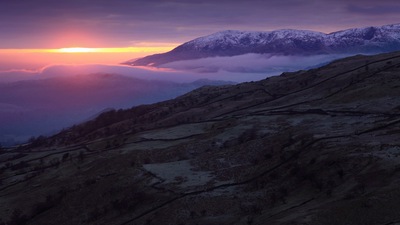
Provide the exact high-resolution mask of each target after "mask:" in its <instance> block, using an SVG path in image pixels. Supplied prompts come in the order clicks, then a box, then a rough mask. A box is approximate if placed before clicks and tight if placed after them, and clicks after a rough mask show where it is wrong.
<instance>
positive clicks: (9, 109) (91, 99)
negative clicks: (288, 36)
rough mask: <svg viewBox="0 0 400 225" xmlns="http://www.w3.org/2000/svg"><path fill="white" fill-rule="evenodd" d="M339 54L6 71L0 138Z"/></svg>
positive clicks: (41, 131) (47, 130)
mask: <svg viewBox="0 0 400 225" xmlns="http://www.w3.org/2000/svg"><path fill="white" fill-rule="evenodd" d="M340 57H343V55H321V56H307V57H298V56H269V55H257V54H248V55H242V56H235V57H213V58H205V59H198V60H187V61H179V62H173V63H169V64H164V65H162V67H163V68H152V69H149V68H139V67H129V66H122V65H104V64H90V65H50V66H47V67H45V68H43V69H41V70H39V71H30V70H8V71H2V72H0V128H1V129H0V143H1V144H2V145H12V144H14V143H17V142H23V141H26V140H27V139H28V138H30V137H32V136H38V135H49V134H52V133H54V132H57V131H58V130H60V129H62V128H65V127H68V126H71V125H73V124H75V123H79V122H82V121H85V120H87V119H89V118H92V117H93V116H94V115H96V114H98V113H99V112H101V111H103V110H104V109H109V108H115V109H119V108H130V107H132V106H135V105H139V104H150V103H154V102H158V101H163V100H167V99H171V98H175V97H177V96H179V95H182V94H184V93H186V92H189V91H191V90H193V89H195V88H198V87H200V86H202V85H207V84H211V85H213V84H214V85H220V84H231V83H232V82H245V81H256V80H261V79H263V78H266V77H268V76H272V75H279V74H280V73H282V72H285V71H296V70H300V69H307V68H311V67H315V66H317V65H322V64H324V63H327V62H329V61H332V60H333V59H337V58H340ZM197 80H201V81H200V82H199V81H197ZM212 80H214V81H216V80H217V81H221V82H214V81H212ZM196 81H197V82H196ZM222 81H225V82H222Z"/></svg>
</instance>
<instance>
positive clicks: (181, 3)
mask: <svg viewBox="0 0 400 225" xmlns="http://www.w3.org/2000/svg"><path fill="white" fill-rule="evenodd" d="M398 12H400V4H399V3H398V0H380V1H376V0H246V1H244V0H240V1H239V0H218V1H215V0H68V1H55V0H0V56H3V57H1V58H2V59H3V61H2V63H0V70H2V69H3V70H4V69H11V68H12V67H13V66H12V65H13V64H15V62H13V60H14V61H15V59H19V61H23V62H24V63H25V64H26V68H27V69H30V68H34V67H35V66H36V65H37V64H40V63H39V62H42V64H51V63H56V64H57V63H77V62H84V63H95V62H96V63H106V62H107V63H118V62H121V61H124V60H129V59H132V58H137V57H142V56H145V55H149V54H154V53H159V52H165V51H169V50H171V49H173V48H174V47H176V46H177V45H179V44H181V43H183V42H186V41H189V40H191V39H194V38H196V37H199V36H204V35H208V34H211V33H214V32H217V31H221V30H228V29H233V30H258V31H270V30H275V29H283V28H293V29H307V30H315V31H321V32H325V33H329V32H333V31H337V30H342V29H347V28H353V27H364V26H379V25H385V24H393V23H400V13H398ZM71 47H85V48H113V49H114V51H110V52H102V54H93V53H86V54H80V55H74V56H71V54H70V55H68V54H67V53H65V52H64V53H60V52H47V51H43V49H59V48H71ZM127 47H130V49H128V50H127V49H126V48H127ZM15 49H19V50H18V51H17V50H15ZM26 49H30V51H26ZM32 49H33V50H32ZM117 49H119V50H117ZM121 49H123V50H121ZM100 52H101V51H100ZM90 54H91V55H90ZM4 56H6V57H4ZM4 60H8V61H7V63H4V62H5V61H4ZM36 61H37V62H36ZM30 64H32V66H31V67H30V66H29V65H30ZM4 65H8V66H4Z"/></svg>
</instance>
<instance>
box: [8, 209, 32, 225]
mask: <svg viewBox="0 0 400 225" xmlns="http://www.w3.org/2000/svg"><path fill="white" fill-rule="evenodd" d="M27 222H28V217H27V216H26V215H25V214H23V213H22V210H20V209H14V211H13V213H12V214H11V217H10V220H9V221H8V223H7V225H25V224H26V223H27Z"/></svg>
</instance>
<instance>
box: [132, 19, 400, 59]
mask: <svg viewBox="0 0 400 225" xmlns="http://www.w3.org/2000/svg"><path fill="white" fill-rule="evenodd" d="M396 50H400V24H393V25H386V26H381V27H365V28H355V29H348V30H343V31H338V32H334V33H330V34H324V33H320V32H315V31H305V30H276V31H271V32H248V31H232V30H229V31H222V32H218V33H215V34H211V35H209V36H205V37H200V38H197V39H194V40H192V41H189V42H187V43H184V44H182V45H180V46H178V47H176V48H175V49H173V50H172V51H170V52H167V53H163V54H156V55H151V56H147V57H144V58H141V59H135V60H130V61H128V62H125V63H124V64H127V65H133V66H160V65H162V64H165V63H169V62H174V61H180V60H189V59H199V58H206V57H215V56H235V55H242V54H248V53H256V54H272V55H301V56H304V55H306V56H308V55H319V54H357V53H382V52H390V51H396Z"/></svg>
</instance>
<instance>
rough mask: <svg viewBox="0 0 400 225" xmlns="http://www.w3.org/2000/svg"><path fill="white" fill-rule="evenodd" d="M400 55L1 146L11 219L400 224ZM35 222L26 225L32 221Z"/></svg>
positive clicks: (359, 60)
mask: <svg viewBox="0 0 400 225" xmlns="http://www.w3.org/2000/svg"><path fill="white" fill-rule="evenodd" d="M399 75H400V52H394V53H388V54H382V55H376V56H361V55H359V56H354V57H350V58H346V59H341V60H337V61H334V62H333V63H330V64H328V65H326V66H323V67H321V68H317V69H312V70H308V71H298V72H293V73H284V74H281V75H280V76H276V77H270V78H267V79H264V80H261V81H258V82H249V83H241V84H238V85H234V86H217V87H211V86H205V87H202V88H199V89H196V90H194V91H192V92H190V93H188V94H185V95H183V96H180V97H178V98H176V99H173V100H169V101H164V102H160V103H156V104H152V105H142V106H138V107H134V108H132V109H129V110H116V111H115V110H113V111H108V112H105V113H103V114H101V115H100V116H99V117H97V118H96V119H94V120H92V121H88V122H86V123H83V124H80V125H77V126H74V127H72V128H70V129H66V130H64V131H63V132H60V133H58V134H57V135H54V136H52V137H48V138H38V139H35V140H32V142H31V143H29V144H27V145H25V146H20V147H19V148H15V149H6V150H3V151H2V154H1V155H0V160H1V168H2V169H1V174H0V176H1V186H0V196H1V199H2V204H1V205H0V217H1V218H3V221H7V222H8V223H9V224H13V223H14V224H15V223H16V221H17V222H20V224H23V223H26V224H41V225H43V224H116V225H123V224H235V225H239V224H243V225H245V224H259V225H261V224H321V225H322V224H360V225H361V224H396V223H399V221H400V215H399V214H398V212H399V211H400V207H399V205H398V202H399V200H400V191H399V190H400V189H399V187H400V180H399V173H400V157H399V156H400V138H399V135H400V130H399V126H398V125H399V124H400V96H399V95H400V79H399ZM21 221H22V222H21Z"/></svg>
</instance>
